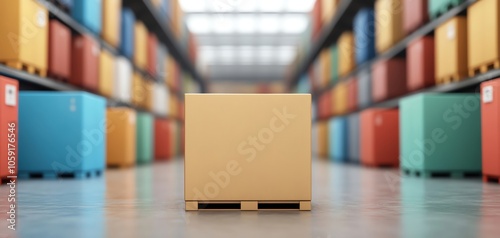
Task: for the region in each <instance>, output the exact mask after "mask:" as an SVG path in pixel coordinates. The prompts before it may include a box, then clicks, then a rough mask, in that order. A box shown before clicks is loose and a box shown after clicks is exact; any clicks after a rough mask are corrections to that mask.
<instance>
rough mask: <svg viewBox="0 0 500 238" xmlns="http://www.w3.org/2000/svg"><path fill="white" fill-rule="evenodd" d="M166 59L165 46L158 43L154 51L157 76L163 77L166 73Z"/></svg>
mask: <svg viewBox="0 0 500 238" xmlns="http://www.w3.org/2000/svg"><path fill="white" fill-rule="evenodd" d="M166 60H167V48H166V47H165V45H163V44H161V43H160V44H158V50H157V51H156V70H157V73H158V77H159V78H160V79H164V78H165V76H166V74H167V68H166Z"/></svg>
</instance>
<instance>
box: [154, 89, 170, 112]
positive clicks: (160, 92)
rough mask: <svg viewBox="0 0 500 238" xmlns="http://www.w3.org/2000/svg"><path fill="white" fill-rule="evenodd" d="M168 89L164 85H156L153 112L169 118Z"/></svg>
mask: <svg viewBox="0 0 500 238" xmlns="http://www.w3.org/2000/svg"><path fill="white" fill-rule="evenodd" d="M168 93H169V92H168V89H167V87H165V85H163V84H159V83H156V84H155V85H154V91H153V97H154V101H153V111H154V112H155V113H157V114H158V115H163V116H167V111H166V110H167V106H168V96H169V95H168Z"/></svg>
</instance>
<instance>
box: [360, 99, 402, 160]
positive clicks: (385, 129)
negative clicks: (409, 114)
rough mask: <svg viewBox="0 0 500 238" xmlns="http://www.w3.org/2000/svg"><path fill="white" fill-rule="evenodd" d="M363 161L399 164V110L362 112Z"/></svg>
mask: <svg viewBox="0 0 500 238" xmlns="http://www.w3.org/2000/svg"><path fill="white" fill-rule="evenodd" d="M360 125H361V141H360V145H361V163H362V164H363V165H366V166H375V167H387V166H391V167H397V166H398V165H399V144H398V142H399V110H398V109H380V108H374V109H368V110H364V111H363V112H361V114H360Z"/></svg>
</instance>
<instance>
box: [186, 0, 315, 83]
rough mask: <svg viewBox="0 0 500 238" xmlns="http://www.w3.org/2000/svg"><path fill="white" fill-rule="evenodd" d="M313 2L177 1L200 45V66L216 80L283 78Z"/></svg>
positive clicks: (297, 0) (254, 0)
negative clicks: (179, 2)
mask: <svg viewBox="0 0 500 238" xmlns="http://www.w3.org/2000/svg"><path fill="white" fill-rule="evenodd" d="M313 4H314V0H181V6H182V8H183V10H184V11H185V12H186V21H187V22H186V23H187V26H188V28H189V30H190V31H191V32H192V33H193V34H194V35H195V36H196V38H197V41H198V45H199V56H198V63H197V65H198V67H199V68H200V69H201V71H202V72H204V73H205V75H206V76H207V78H208V79H209V80H211V81H212V82H214V81H234V82H251V83H256V82H275V81H278V80H283V79H284V78H285V73H286V70H287V69H289V65H290V63H291V62H292V61H293V60H294V59H295V57H296V55H297V48H298V45H299V42H300V39H301V38H302V33H304V31H305V30H306V28H307V27H308V25H309V12H310V11H311V9H312V7H313Z"/></svg>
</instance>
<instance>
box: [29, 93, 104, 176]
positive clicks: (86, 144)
mask: <svg viewBox="0 0 500 238" xmlns="http://www.w3.org/2000/svg"><path fill="white" fill-rule="evenodd" d="M19 109H20V110H19V133H20V134H19V148H21V149H20V150H19V175H20V177H29V175H30V174H33V173H41V174H42V175H43V177H44V178H55V177H57V176H61V174H66V173H73V174H74V176H75V177H76V178H83V177H89V174H88V173H91V175H94V174H95V175H99V174H101V173H102V172H103V169H104V168H105V163H106V149H105V148H106V100H105V99H104V98H102V97H100V96H96V95H93V94H90V93H86V92H21V93H20V94H19Z"/></svg>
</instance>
